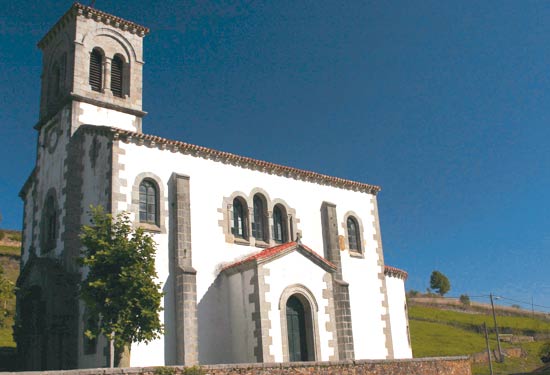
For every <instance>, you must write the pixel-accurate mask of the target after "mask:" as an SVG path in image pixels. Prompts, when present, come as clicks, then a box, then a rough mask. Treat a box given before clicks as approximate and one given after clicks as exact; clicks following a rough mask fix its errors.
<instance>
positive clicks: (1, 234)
mask: <svg viewBox="0 0 550 375" xmlns="http://www.w3.org/2000/svg"><path fill="white" fill-rule="evenodd" d="M5 236H6V233H4V231H3V230H0V240H3V239H4V237H5Z"/></svg>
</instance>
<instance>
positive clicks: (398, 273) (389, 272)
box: [384, 266, 409, 280]
mask: <svg viewBox="0 0 550 375" xmlns="http://www.w3.org/2000/svg"><path fill="white" fill-rule="evenodd" d="M384 275H386V276H393V277H398V278H400V279H403V280H407V277H409V274H408V273H407V271H403V270H400V269H399V268H395V267H392V266H384Z"/></svg>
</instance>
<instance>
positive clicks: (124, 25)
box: [38, 3, 149, 48]
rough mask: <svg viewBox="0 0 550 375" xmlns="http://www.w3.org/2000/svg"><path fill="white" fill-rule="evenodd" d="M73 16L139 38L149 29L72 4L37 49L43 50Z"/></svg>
mask: <svg viewBox="0 0 550 375" xmlns="http://www.w3.org/2000/svg"><path fill="white" fill-rule="evenodd" d="M75 15H82V16H84V17H87V18H93V19H94V20H95V21H97V22H103V23H104V24H106V25H112V26H114V27H116V28H119V29H121V30H124V31H128V32H130V33H132V34H137V35H139V36H141V37H143V36H145V35H147V34H149V28H147V27H144V26H141V25H138V24H137V23H134V22H131V21H127V20H125V19H123V18H120V17H117V16H114V15H112V14H109V13H105V12H102V11H101V10H98V9H95V8H92V7H90V6H87V5H83V4H80V3H74V4H73V6H72V7H71V8H69V10H68V11H67V12H65V14H64V15H63V16H61V18H60V19H59V21H57V23H56V24H55V25H54V26H53V27H52V28H51V29H50V31H48V32H47V33H46V35H45V36H44V37H43V38H42V39H41V40H40V42H38V47H39V48H44V47H45V46H46V45H47V44H48V42H49V41H50V40H51V39H52V37H53V36H54V35H56V34H57V33H58V32H59V30H61V29H62V28H63V27H64V26H65V25H66V24H67V22H68V21H69V20H70V19H72V18H73V17H75Z"/></svg>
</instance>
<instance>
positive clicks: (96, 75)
mask: <svg viewBox="0 0 550 375" xmlns="http://www.w3.org/2000/svg"><path fill="white" fill-rule="evenodd" d="M89 82H90V86H91V88H92V90H93V91H99V92H101V86H102V85H103V53H102V52H101V50H100V49H99V48H94V49H93V50H92V53H91V54H90V80H89Z"/></svg>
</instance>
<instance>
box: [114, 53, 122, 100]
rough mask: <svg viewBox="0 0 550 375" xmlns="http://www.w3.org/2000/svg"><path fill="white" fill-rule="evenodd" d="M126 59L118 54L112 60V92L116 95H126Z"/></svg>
mask: <svg viewBox="0 0 550 375" xmlns="http://www.w3.org/2000/svg"><path fill="white" fill-rule="evenodd" d="M124 84H125V82H124V59H123V57H122V56H121V55H120V54H118V53H117V54H116V55H115V56H114V57H113V61H112V62H111V92H112V93H113V95H114V96H116V97H119V98H123V97H124V91H125V90H124V86H125V85H124Z"/></svg>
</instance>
